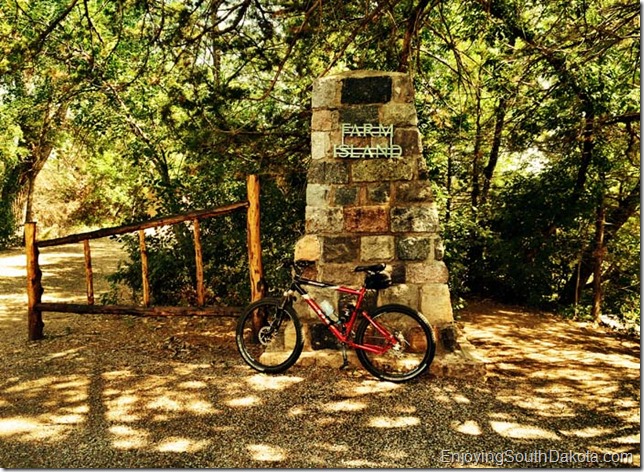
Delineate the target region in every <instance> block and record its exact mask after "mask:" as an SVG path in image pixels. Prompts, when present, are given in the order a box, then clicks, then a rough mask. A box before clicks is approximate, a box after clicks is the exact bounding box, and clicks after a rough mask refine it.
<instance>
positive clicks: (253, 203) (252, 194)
mask: <svg viewBox="0 0 644 472" xmlns="http://www.w3.org/2000/svg"><path fill="white" fill-rule="evenodd" d="M246 189H247V193H248V212H247V213H246V234H247V244H248V270H249V272H250V294H251V302H254V301H257V300H259V299H261V298H263V297H264V295H265V294H266V283H265V281H264V267H263V265H262V244H261V238H260V206H259V190H260V189H259V177H258V176H257V175H249V176H248V177H247V178H246Z"/></svg>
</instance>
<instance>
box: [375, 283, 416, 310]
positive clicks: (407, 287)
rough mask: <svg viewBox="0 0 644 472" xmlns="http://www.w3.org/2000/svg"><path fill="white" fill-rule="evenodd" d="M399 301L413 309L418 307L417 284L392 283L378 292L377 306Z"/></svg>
mask: <svg viewBox="0 0 644 472" xmlns="http://www.w3.org/2000/svg"><path fill="white" fill-rule="evenodd" d="M390 303H399V304H401V305H405V306H408V307H410V308H413V309H414V310H418V308H419V307H420V305H419V303H420V299H419V292H418V285H412V284H399V285H393V286H391V287H389V288H387V289H385V290H380V291H379V292H378V306H382V305H388V304H390Z"/></svg>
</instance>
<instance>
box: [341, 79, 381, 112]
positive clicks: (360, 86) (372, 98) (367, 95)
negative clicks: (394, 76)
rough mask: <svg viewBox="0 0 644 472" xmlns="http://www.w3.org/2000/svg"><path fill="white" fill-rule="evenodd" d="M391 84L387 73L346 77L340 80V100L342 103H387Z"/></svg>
mask: <svg viewBox="0 0 644 472" xmlns="http://www.w3.org/2000/svg"><path fill="white" fill-rule="evenodd" d="M391 85H392V80H391V77H390V76H388V75H382V76H373V77H348V78H345V79H343V80H342V92H341V99H340V102H341V103H342V104H344V105H359V104H367V103H387V102H389V101H390V100H391V95H392V87H391Z"/></svg>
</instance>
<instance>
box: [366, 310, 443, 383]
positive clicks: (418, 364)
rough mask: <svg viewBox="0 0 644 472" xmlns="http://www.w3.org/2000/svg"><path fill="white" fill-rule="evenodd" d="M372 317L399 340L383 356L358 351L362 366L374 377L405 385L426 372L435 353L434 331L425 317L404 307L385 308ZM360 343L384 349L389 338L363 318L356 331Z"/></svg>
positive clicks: (376, 311) (375, 312)
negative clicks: (404, 383)
mask: <svg viewBox="0 0 644 472" xmlns="http://www.w3.org/2000/svg"><path fill="white" fill-rule="evenodd" d="M371 318H372V319H373V320H374V322H376V323H378V324H379V325H380V326H381V327H382V328H384V329H386V330H387V331H388V332H389V333H391V334H392V335H393V336H394V337H395V338H396V340H397V343H396V345H395V346H393V347H391V348H390V349H388V350H387V351H386V352H385V353H384V354H380V355H379V354H376V353H373V352H369V351H366V350H363V349H357V350H356V354H357V355H358V359H359V360H360V363H361V364H362V365H363V366H364V368H365V369H367V370H368V371H369V372H370V373H371V374H373V375H374V376H376V377H378V378H379V379H382V380H388V381H390V382H406V381H408V380H411V379H413V378H416V377H418V376H419V375H421V374H422V373H423V372H425V371H426V370H427V369H428V368H429V366H430V364H431V363H432V360H434V354H435V352H436V342H435V339H434V331H433V330H432V328H431V326H430V324H429V322H428V321H427V320H426V319H425V317H424V316H423V315H422V314H420V313H419V312H417V311H416V310H412V309H411V308H409V307H406V306H403V305H385V306H382V307H380V308H378V309H377V310H375V311H374V312H373V314H372V315H371ZM355 341H356V343H357V344H364V345H371V346H374V347H384V346H386V345H387V340H386V338H385V337H384V336H383V335H382V333H380V332H379V331H378V330H377V329H376V327H375V326H374V325H373V324H372V323H370V322H369V320H367V319H366V318H364V319H363V320H362V321H361V323H360V325H359V326H358V329H357V330H356V336H355Z"/></svg>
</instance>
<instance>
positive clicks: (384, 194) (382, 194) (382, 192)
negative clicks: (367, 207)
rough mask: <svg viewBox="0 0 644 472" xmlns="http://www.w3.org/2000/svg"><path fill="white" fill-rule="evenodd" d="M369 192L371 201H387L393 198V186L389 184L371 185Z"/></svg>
mask: <svg viewBox="0 0 644 472" xmlns="http://www.w3.org/2000/svg"><path fill="white" fill-rule="evenodd" d="M367 194H368V197H369V202H370V203H387V202H389V199H390V198H391V188H390V185H389V184H381V185H370V186H369V188H368V189H367Z"/></svg>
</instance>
